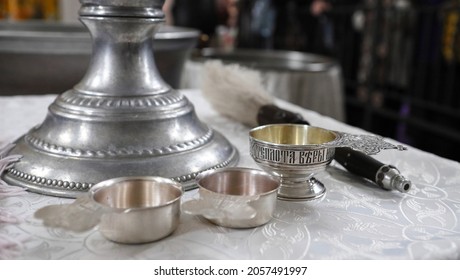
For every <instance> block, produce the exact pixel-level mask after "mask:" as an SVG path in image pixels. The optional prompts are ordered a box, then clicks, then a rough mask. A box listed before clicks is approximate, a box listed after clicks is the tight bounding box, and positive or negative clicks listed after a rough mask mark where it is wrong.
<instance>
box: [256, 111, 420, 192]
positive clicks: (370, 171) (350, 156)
mask: <svg viewBox="0 0 460 280" xmlns="http://www.w3.org/2000/svg"><path fill="white" fill-rule="evenodd" d="M257 122H258V124H259V125H265V124H274V123H295V124H309V122H308V121H306V120H304V119H303V118H302V116H301V115H300V114H296V113H293V112H290V111H287V110H284V109H281V108H279V107H277V106H275V105H267V106H262V107H260V110H259V112H258V114H257ZM334 159H335V160H336V161H337V162H338V163H339V164H341V165H342V166H343V167H344V168H345V169H347V170H348V171H349V172H350V173H353V174H356V175H359V176H361V177H364V178H366V179H369V180H371V181H372V182H374V183H375V184H377V185H378V186H379V187H381V188H383V189H385V190H398V191H400V192H402V193H406V192H408V191H409V189H410V188H411V186H412V183H411V182H410V181H409V180H407V179H406V178H405V177H404V176H402V175H401V174H400V172H399V170H398V169H397V168H396V167H394V166H392V165H388V164H385V163H382V162H380V161H378V160H376V159H375V158H373V157H371V156H368V155H366V154H364V153H362V152H359V151H355V150H353V149H351V148H348V147H339V148H335V156H334Z"/></svg>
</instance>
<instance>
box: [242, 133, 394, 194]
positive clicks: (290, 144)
mask: <svg viewBox="0 0 460 280" xmlns="http://www.w3.org/2000/svg"><path fill="white" fill-rule="evenodd" d="M249 140H250V154H251V157H252V158H253V159H254V160H255V162H256V163H257V164H258V165H259V166H260V167H261V168H262V169H264V170H265V171H267V172H268V173H270V174H272V175H275V176H277V177H279V178H280V180H281V187H280V189H279V191H278V197H279V198H280V199H284V200H311V199H318V198H321V197H323V195H324V194H325V192H326V188H325V187H324V185H323V184H322V183H321V182H320V181H319V180H317V179H315V178H314V177H313V176H314V174H316V173H318V172H321V171H323V170H324V169H325V168H326V166H327V165H328V164H330V163H331V161H332V160H333V159H334V154H335V148H337V147H350V148H353V149H355V150H359V151H361V152H363V153H366V154H376V153H378V152H379V151H380V150H383V149H403V147H401V146H397V145H393V144H391V143H388V142H386V141H384V140H383V138H382V137H379V136H374V135H354V134H346V133H341V132H337V131H331V130H327V129H324V128H320V127H314V126H309V125H300V124H299V125H298V124H273V125H265V126H260V127H256V128H254V129H252V130H251V131H250V134H249Z"/></svg>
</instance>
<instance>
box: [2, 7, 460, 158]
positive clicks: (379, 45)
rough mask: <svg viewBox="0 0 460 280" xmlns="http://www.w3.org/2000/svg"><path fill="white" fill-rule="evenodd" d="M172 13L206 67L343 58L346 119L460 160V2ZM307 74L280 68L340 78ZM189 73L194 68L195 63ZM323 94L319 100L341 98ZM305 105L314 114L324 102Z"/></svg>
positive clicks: (67, 15) (57, 15)
mask: <svg viewBox="0 0 460 280" xmlns="http://www.w3.org/2000/svg"><path fill="white" fill-rule="evenodd" d="M79 7H80V4H79V1H77V0H42V1H40V0H0V22H4V23H6V22H7V23H9V24H11V23H13V24H14V23H18V24H20V23H21V22H26V21H34V22H36V21H45V22H56V23H62V24H78V9H79ZM164 11H165V14H166V17H167V22H166V24H167V25H170V26H182V27H189V28H194V29H197V30H199V32H200V34H199V37H198V39H197V43H196V46H195V47H194V50H193V52H192V53H191V54H190V58H188V59H189V60H190V61H192V62H199V61H202V60H200V59H203V57H204V58H206V57H207V54H209V53H210V52H209V50H210V49H211V50H213V51H214V52H213V53H214V54H216V53H220V54H222V53H223V54H229V53H230V54H239V53H245V52H244V50H252V51H254V50H256V52H252V56H251V55H250V54H251V53H249V58H248V55H247V54H248V53H247V52H246V53H245V54H246V57H245V58H244V61H245V63H246V64H248V59H249V60H251V57H252V60H254V61H252V62H253V65H256V68H257V62H258V61H259V62H260V61H261V60H262V58H260V57H259V56H257V55H255V54H260V53H267V54H269V56H264V59H265V60H267V59H268V63H269V62H270V57H272V62H274V61H277V60H280V59H282V57H285V59H292V57H293V56H292V54H293V53H296V54H301V55H302V54H303V55H304V56H297V57H300V58H299V59H300V60H301V62H302V63H303V65H307V66H308V64H314V63H317V62H318V61H320V62H325V61H333V62H334V64H335V65H337V66H338V67H339V69H340V72H339V74H340V77H339V78H340V81H339V83H340V87H341V88H340V90H339V91H340V92H339V93H340V94H341V95H342V96H343V112H341V114H342V113H343V116H342V117H340V120H341V121H344V122H346V123H348V124H350V125H353V126H357V127H361V128H363V129H365V130H368V131H370V132H373V133H376V134H380V135H382V136H386V137H391V138H394V139H396V140H398V141H401V142H403V143H406V144H410V145H412V146H413V147H416V148H420V149H422V150H426V151H429V152H432V153H435V154H437V155H440V156H442V157H446V158H450V159H454V160H457V161H458V160H460V149H459V147H460V77H459V76H460V73H459V71H458V69H459V70H460V67H459V66H460V1H459V0H419V1H416V0H412V1H411V0H343V1H341V0H166V2H165V5H164ZM0 44H1V42H0ZM0 49H1V45H0ZM280 54H282V55H283V56H280ZM286 54H290V55H289V56H286ZM208 57H210V56H208ZM221 57H224V56H221ZM235 57H236V56H233V58H235ZM267 57H268V58H267ZM239 58H240V61H242V59H241V56H239ZM315 59H316V61H315ZM236 60H238V59H236ZM236 60H235V61H236ZM2 63H4V61H1V60H0V64H2ZM249 64H250V63H249ZM272 64H273V63H272ZM265 67H267V66H266V65H265ZM270 67H271V66H270ZM302 69H303V70H302ZM302 69H301V70H300V71H299V69H298V68H295V67H294V66H291V64H286V65H284V66H283V69H281V68H276V67H275V66H273V67H272V69H270V71H272V70H273V71H275V70H276V71H281V70H283V71H285V72H286V71H287V72H288V73H294V72H295V75H304V76H308V75H313V74H311V72H312V71H313V72H315V71H316V74H318V71H319V72H321V71H322V72H324V71H326V72H327V71H330V70H327V69H326V68H324V69H320V70H311V69H313V68H311V67H306V68H305V67H304V68H302ZM325 69H326V70H325ZM328 69H330V68H328ZM265 70H267V68H265ZM184 71H185V72H186V71H194V70H193V68H191V67H190V65H188V66H187V65H185V66H184ZM267 71H268V70H267ZM2 74H4V73H2V72H0V75H2ZM292 75H294V74H292ZM184 76H185V77H187V73H184ZM189 76H190V75H189ZM315 77H318V78H317V79H323V80H324V79H325V78H323V77H324V76H315ZM330 77H331V76H330V75H329V78H330ZM291 81H292V80H287V82H286V81H284V83H288V84H289V85H288V86H287V88H288V89H289V90H297V91H299V92H300V93H296V98H301V97H299V96H300V95H302V94H303V90H304V88H303V87H304V85H303V84H302V85H300V84H299V83H295V82H291ZM315 82H317V81H315ZM302 83H306V80H304V81H302ZM189 85H190V84H189ZM179 86H181V87H187V84H184V83H182V84H181V85H178V87H179ZM293 87H295V88H294V89H293ZM315 89H316V92H315V95H317V96H319V95H322V96H327V95H329V94H331V93H330V92H327V90H324V89H321V87H316V88H315ZM309 90H310V91H312V88H309ZM278 91H279V88H278ZM308 94H311V93H308ZM279 96H280V95H279ZM281 97H282V96H281ZM287 99H288V100H289V101H292V102H295V103H297V104H299V103H298V102H296V99H292V98H291V99H289V98H287ZM305 102H306V103H307V104H306V106H305V107H306V108H309V106H308V102H314V101H308V102H307V101H305ZM341 102H342V101H341ZM301 105H303V104H301ZM326 105H327V104H326ZM331 106H332V105H331ZM334 106H335V105H334ZM310 109H312V108H310ZM313 109H314V108H313ZM320 113H321V112H320Z"/></svg>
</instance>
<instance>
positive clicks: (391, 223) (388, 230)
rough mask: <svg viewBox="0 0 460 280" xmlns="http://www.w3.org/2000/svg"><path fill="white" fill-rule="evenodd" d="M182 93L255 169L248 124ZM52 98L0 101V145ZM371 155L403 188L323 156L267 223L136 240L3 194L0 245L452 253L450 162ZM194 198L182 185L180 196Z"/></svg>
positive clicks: (453, 174) (47, 250) (179, 251)
mask: <svg viewBox="0 0 460 280" xmlns="http://www.w3.org/2000/svg"><path fill="white" fill-rule="evenodd" d="M182 92H183V93H184V94H185V95H186V96H187V97H188V98H189V99H190V100H191V101H192V103H193V104H194V105H195V109H196V112H197V114H198V117H199V118H200V119H201V120H202V121H203V122H205V123H207V124H208V125H210V126H211V127H213V128H214V129H216V130H218V131H220V132H221V133H222V134H224V135H225V136H226V137H227V138H228V139H229V140H230V142H231V143H232V144H233V145H234V146H235V147H237V149H238V150H239V152H240V161H239V164H238V165H239V166H244V167H253V168H257V165H256V164H255V163H254V162H253V160H252V159H251V157H250V156H249V147H248V146H249V143H248V142H249V141H248V131H249V128H248V127H245V126H243V125H241V124H239V123H236V122H234V121H232V120H229V119H227V118H225V117H223V116H220V115H218V113H217V112H216V111H214V110H213V109H212V108H211V107H210V105H209V104H208V103H207V102H206V100H204V99H203V97H202V96H201V94H200V92H199V91H197V90H183V91H182ZM54 98H55V96H53V95H47V96H14V97H5V96H3V97H0V120H1V125H0V144H6V143H8V142H12V141H14V139H15V138H17V137H19V136H21V135H22V134H24V133H26V132H27V130H28V129H30V128H32V127H33V126H34V125H36V124H39V123H41V122H42V121H43V119H44V117H45V115H46V112H47V106H48V105H49V104H50V103H51V102H52V101H53V100H54ZM278 104H279V105H280V106H282V107H283V108H286V109H289V110H293V111H297V112H300V113H301V114H302V115H303V116H304V118H305V119H307V120H309V121H310V123H311V124H312V125H315V126H321V127H324V128H328V129H334V130H339V131H344V132H350V133H359V134H363V133H366V132H364V131H362V130H359V129H357V128H354V127H350V126H347V125H345V124H343V123H340V122H338V121H336V120H334V119H332V118H328V117H324V116H321V115H319V114H317V113H315V112H312V111H308V110H305V109H303V108H301V107H297V106H295V105H292V104H289V103H286V102H284V101H281V100H278ZM388 141H393V140H391V139H388ZM376 158H378V159H379V160H381V161H383V162H386V163H391V164H393V165H395V166H397V167H398V168H399V169H400V171H401V173H402V174H403V175H404V176H406V177H407V178H408V179H410V180H411V181H412V183H413V186H412V189H411V190H410V191H409V193H407V194H401V193H399V192H389V191H384V190H381V189H379V188H376V187H375V186H374V185H373V184H372V183H370V182H368V181H366V180H364V179H361V178H358V177H356V176H354V175H351V174H350V173H348V172H345V171H344V170H343V169H342V168H341V167H340V166H339V165H338V164H336V163H335V162H333V163H332V164H331V166H329V167H328V168H327V170H326V171H325V172H322V173H321V174H318V175H317V176H316V177H317V178H318V179H320V180H321V181H322V182H323V183H324V184H325V185H326V188H327V193H326V196H325V198H324V199H323V200H322V201H320V202H316V203H313V202H301V203H295V202H286V201H278V204H277V209H276V212H275V215H274V218H273V219H272V221H271V222H269V223H268V224H266V225H264V226H261V227H257V228H253V229H238V230H237V229H228V228H223V227H218V226H215V225H212V224H210V223H208V222H206V221H204V220H201V219H200V218H198V217H195V216H191V215H188V214H182V216H181V222H180V224H179V227H178V228H177V230H176V231H175V232H174V233H173V234H172V235H171V236H169V237H167V238H165V239H163V240H160V241H158V242H154V243H149V244H143V245H121V244H116V243H113V242H110V241H107V240H106V239H104V238H103V237H102V236H101V235H100V234H99V232H98V231H97V230H96V229H94V230H91V231H88V232H85V233H79V234H75V233H72V232H68V231H64V230H61V229H54V228H46V227H44V226H43V225H42V224H41V223H40V221H38V220H36V219H34V218H33V213H34V211H35V210H36V209H38V208H40V207H42V206H44V205H48V204H56V203H70V202H71V201H72V200H71V199H64V198H56V197H50V196H44V195H39V194H34V193H25V194H22V195H16V196H11V197H6V198H2V199H0V210H3V211H6V212H8V213H9V215H11V216H15V217H17V218H18V219H19V221H20V222H19V223H0V236H3V237H4V238H5V240H9V241H12V243H11V244H13V245H11V246H13V247H14V248H11V247H9V248H7V249H5V248H3V249H1V248H2V247H1V246H0V250H10V251H9V253H10V254H3V255H7V256H9V257H8V258H18V259H459V258H460V223H459V220H460V164H459V163H458V162H456V161H451V160H447V159H444V158H441V157H438V156H436V155H433V154H430V153H426V152H423V151H420V150H417V149H415V148H412V147H409V149H408V150H407V151H396V150H386V151H382V152H381V153H380V154H378V155H376ZM195 194H196V190H192V191H188V192H187V193H186V194H185V196H184V201H186V200H188V199H190V198H191V197H193V196H194V195H195ZM5 240H3V241H5ZM13 241H14V242H13ZM3 253H5V251H4V252H3ZM0 255H2V254H1V252H0Z"/></svg>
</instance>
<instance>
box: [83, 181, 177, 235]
mask: <svg viewBox="0 0 460 280" xmlns="http://www.w3.org/2000/svg"><path fill="white" fill-rule="evenodd" d="M182 194H183V190H182V186H181V185H180V184H179V183H177V182H174V181H172V180H169V179H165V178H162V177H150V176H146V177H121V178H115V179H110V180H107V181H103V182H101V183H98V184H96V185H94V186H93V187H92V188H91V189H90V191H89V195H90V199H92V200H93V201H94V202H95V203H96V204H98V205H99V206H100V207H101V208H102V209H104V210H103V211H102V212H103V214H102V216H101V218H100V222H99V225H98V230H99V232H100V233H101V234H102V235H103V236H104V237H105V238H107V239H109V240H112V241H115V242H119V243H129V244H134V243H146V242H152V241H155V240H158V239H161V238H164V237H166V236H168V235H169V234H171V233H172V232H173V231H174V230H175V229H176V228H177V226H178V224H179V219H180V204H181V197H182Z"/></svg>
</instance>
